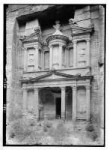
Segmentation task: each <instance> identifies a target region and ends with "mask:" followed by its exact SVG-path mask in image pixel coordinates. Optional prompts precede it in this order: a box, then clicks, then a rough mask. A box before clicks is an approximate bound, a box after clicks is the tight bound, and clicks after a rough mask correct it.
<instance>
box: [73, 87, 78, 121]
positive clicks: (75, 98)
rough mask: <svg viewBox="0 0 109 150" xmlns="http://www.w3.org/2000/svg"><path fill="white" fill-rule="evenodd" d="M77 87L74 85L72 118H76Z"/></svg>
mask: <svg viewBox="0 0 109 150" xmlns="http://www.w3.org/2000/svg"><path fill="white" fill-rule="evenodd" d="M76 101H77V87H76V86H73V87H72V120H73V121H75V120H76Z"/></svg>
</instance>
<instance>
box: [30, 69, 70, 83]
mask: <svg viewBox="0 0 109 150" xmlns="http://www.w3.org/2000/svg"><path fill="white" fill-rule="evenodd" d="M72 77H73V75H68V74H64V73H60V72H57V71H54V70H53V71H49V72H48V73H47V74H44V75H41V76H38V77H36V78H31V79H30V80H31V81H41V80H55V79H56V80H57V79H68V78H72Z"/></svg>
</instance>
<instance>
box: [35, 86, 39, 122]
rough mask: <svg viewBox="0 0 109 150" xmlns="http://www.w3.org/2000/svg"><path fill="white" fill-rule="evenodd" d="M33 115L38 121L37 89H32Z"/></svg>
mask: <svg viewBox="0 0 109 150" xmlns="http://www.w3.org/2000/svg"><path fill="white" fill-rule="evenodd" d="M34 113H35V117H36V119H39V89H38V88H35V89H34Z"/></svg>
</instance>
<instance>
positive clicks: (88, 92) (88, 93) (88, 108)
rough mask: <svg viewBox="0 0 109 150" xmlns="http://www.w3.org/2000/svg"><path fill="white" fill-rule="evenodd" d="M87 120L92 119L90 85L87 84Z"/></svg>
mask: <svg viewBox="0 0 109 150" xmlns="http://www.w3.org/2000/svg"><path fill="white" fill-rule="evenodd" d="M86 100H87V120H89V119H90V85H87V86H86Z"/></svg>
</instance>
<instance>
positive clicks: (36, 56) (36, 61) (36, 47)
mask: <svg viewBox="0 0 109 150" xmlns="http://www.w3.org/2000/svg"><path fill="white" fill-rule="evenodd" d="M38 51H39V49H38V46H35V71H38V59H39V58H38Z"/></svg>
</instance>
